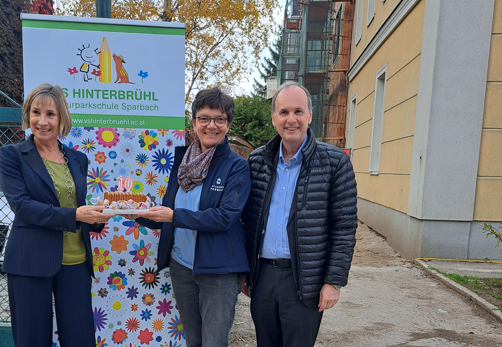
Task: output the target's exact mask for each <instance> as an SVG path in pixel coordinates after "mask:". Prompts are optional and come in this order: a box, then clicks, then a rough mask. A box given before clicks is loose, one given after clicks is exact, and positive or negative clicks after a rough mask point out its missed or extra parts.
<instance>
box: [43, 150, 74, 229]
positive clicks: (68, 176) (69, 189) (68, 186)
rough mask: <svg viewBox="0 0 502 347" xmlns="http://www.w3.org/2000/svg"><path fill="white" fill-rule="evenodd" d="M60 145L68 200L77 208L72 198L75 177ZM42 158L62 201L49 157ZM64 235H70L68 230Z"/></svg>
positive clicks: (71, 205) (60, 158) (70, 205)
mask: <svg viewBox="0 0 502 347" xmlns="http://www.w3.org/2000/svg"><path fill="white" fill-rule="evenodd" d="M58 147H59V158H58V162H59V163H60V164H61V165H63V175H64V180H65V182H64V185H65V187H66V191H67V193H68V195H67V197H66V200H67V201H68V204H69V207H72V208H75V202H74V201H73V199H70V197H71V195H72V194H73V188H74V184H73V177H72V176H71V173H70V169H69V167H68V158H66V156H65V155H64V151H63V148H62V147H63V146H62V145H61V144H60V145H59V146H58ZM41 158H42V161H43V162H44V165H45V168H46V169H47V172H48V173H49V176H51V179H52V184H53V185H54V189H55V190H56V194H57V196H58V199H59V200H60V201H61V191H60V190H59V187H58V185H57V184H56V179H55V178H54V170H52V168H51V167H50V166H49V165H47V159H45V158H44V157H41ZM64 235H68V232H67V231H65V232H64Z"/></svg>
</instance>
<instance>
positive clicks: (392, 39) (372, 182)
mask: <svg viewBox="0 0 502 347" xmlns="http://www.w3.org/2000/svg"><path fill="white" fill-rule="evenodd" d="M366 1H367V0H366ZM398 3H399V1H397V0H396V1H392V0H387V1H385V3H382V2H381V1H376V10H375V17H374V19H373V21H372V22H371V23H370V25H369V27H366V25H365V24H366V14H364V16H363V32H362V38H361V41H360V42H359V44H358V45H357V46H356V53H355V54H354V55H353V61H354V56H357V54H360V53H361V52H360V51H361V47H363V44H364V43H367V42H369V41H370V40H371V38H372V36H370V35H375V33H376V32H377V31H378V29H379V26H381V25H382V24H383V22H384V21H385V19H386V18H387V16H388V15H389V14H390V13H391V12H392V10H393V9H394V7H395V6H397V4H398ZM424 3H425V1H421V2H419V3H418V4H417V5H416V6H415V7H414V8H413V10H412V11H411V12H410V13H409V14H408V15H407V16H406V18H405V19H404V20H403V21H402V22H401V23H400V24H399V26H398V27H397V28H396V30H395V31H394V32H393V33H392V34H391V35H390V36H389V38H388V39H387V40H386V41H385V42H384V43H383V44H382V46H381V47H380V48H379V49H378V50H377V51H376V53H375V54H374V56H373V57H371V59H370V60H368V63H367V64H366V65H365V66H363V67H362V68H361V70H360V71H359V73H358V74H357V75H356V76H355V77H354V78H353V80H352V81H351V83H350V91H349V97H350V98H352V96H353V95H355V94H356V93H357V101H356V110H355V114H356V118H355V131H354V145H353V156H352V161H353V165H354V171H355V173H356V180H357V184H358V196H359V198H361V199H364V200H368V201H371V202H374V203H377V204H380V205H383V206H385V207H389V208H391V209H394V210H397V211H400V212H403V213H406V211H407V208H408V190H409V179H410V166H411V156H412V149H413V133H414V127H415V111H416V102H417V90H418V76H419V72H420V51H421V47H422V31H423V15H424ZM391 6H394V7H391ZM356 7H357V6H356ZM366 8H367V6H366V3H365V10H366ZM384 66H386V69H387V71H386V83H385V96H384V116H383V126H382V144H381V153H380V166H379V174H378V175H370V174H369V156H370V143H371V132H372V118H373V108H374V95H375V78H376V74H377V72H378V71H379V70H380V69H381V68H382V67H384ZM349 113H350V110H349ZM501 182H502V181H501Z"/></svg>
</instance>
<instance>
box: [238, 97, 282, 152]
mask: <svg viewBox="0 0 502 347" xmlns="http://www.w3.org/2000/svg"><path fill="white" fill-rule="evenodd" d="M234 101H235V115H234V120H233V121H232V125H231V127H230V131H229V133H230V134H231V135H240V136H242V137H243V138H244V139H245V140H246V141H247V142H249V143H250V144H252V145H253V146H254V147H255V148H257V147H260V146H263V145H264V144H266V143H267V142H268V141H269V140H270V139H271V138H272V137H273V136H274V135H275V134H276V132H275V128H274V127H273V125H272V118H271V115H270V107H271V105H270V101H267V100H265V99H263V98H261V97H257V96H254V97H253V96H240V97H237V98H235V100H234Z"/></svg>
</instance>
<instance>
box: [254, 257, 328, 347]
mask: <svg viewBox="0 0 502 347" xmlns="http://www.w3.org/2000/svg"><path fill="white" fill-rule="evenodd" d="M259 266H260V268H259V272H258V280H257V281H256V285H255V288H254V291H253V292H252V293H251V315H252V317H253V321H254V324H255V329H256V340H257V345H258V347H280V346H287V347H311V346H314V344H315V340H316V337H317V333H318V331H319V326H320V325H321V319H322V312H318V309H317V308H311V307H307V306H306V305H305V304H303V303H302V302H301V301H300V298H299V297H298V295H297V294H296V286H295V282H294V278H293V270H292V269H291V268H286V269H279V268H275V267H274V266H272V265H270V264H267V263H265V262H264V261H260V265H259Z"/></svg>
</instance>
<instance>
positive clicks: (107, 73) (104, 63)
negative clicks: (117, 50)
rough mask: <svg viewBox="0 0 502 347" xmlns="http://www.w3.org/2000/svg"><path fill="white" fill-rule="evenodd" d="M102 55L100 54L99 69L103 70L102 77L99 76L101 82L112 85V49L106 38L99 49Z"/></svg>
mask: <svg viewBox="0 0 502 347" xmlns="http://www.w3.org/2000/svg"><path fill="white" fill-rule="evenodd" d="M99 50H100V51H101V53H100V54H99V68H100V70H101V75H100V76H99V81H100V82H101V83H111V82H112V55H111V52H110V47H108V43H107V42H106V37H103V42H102V43H101V47H100V48H99Z"/></svg>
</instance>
